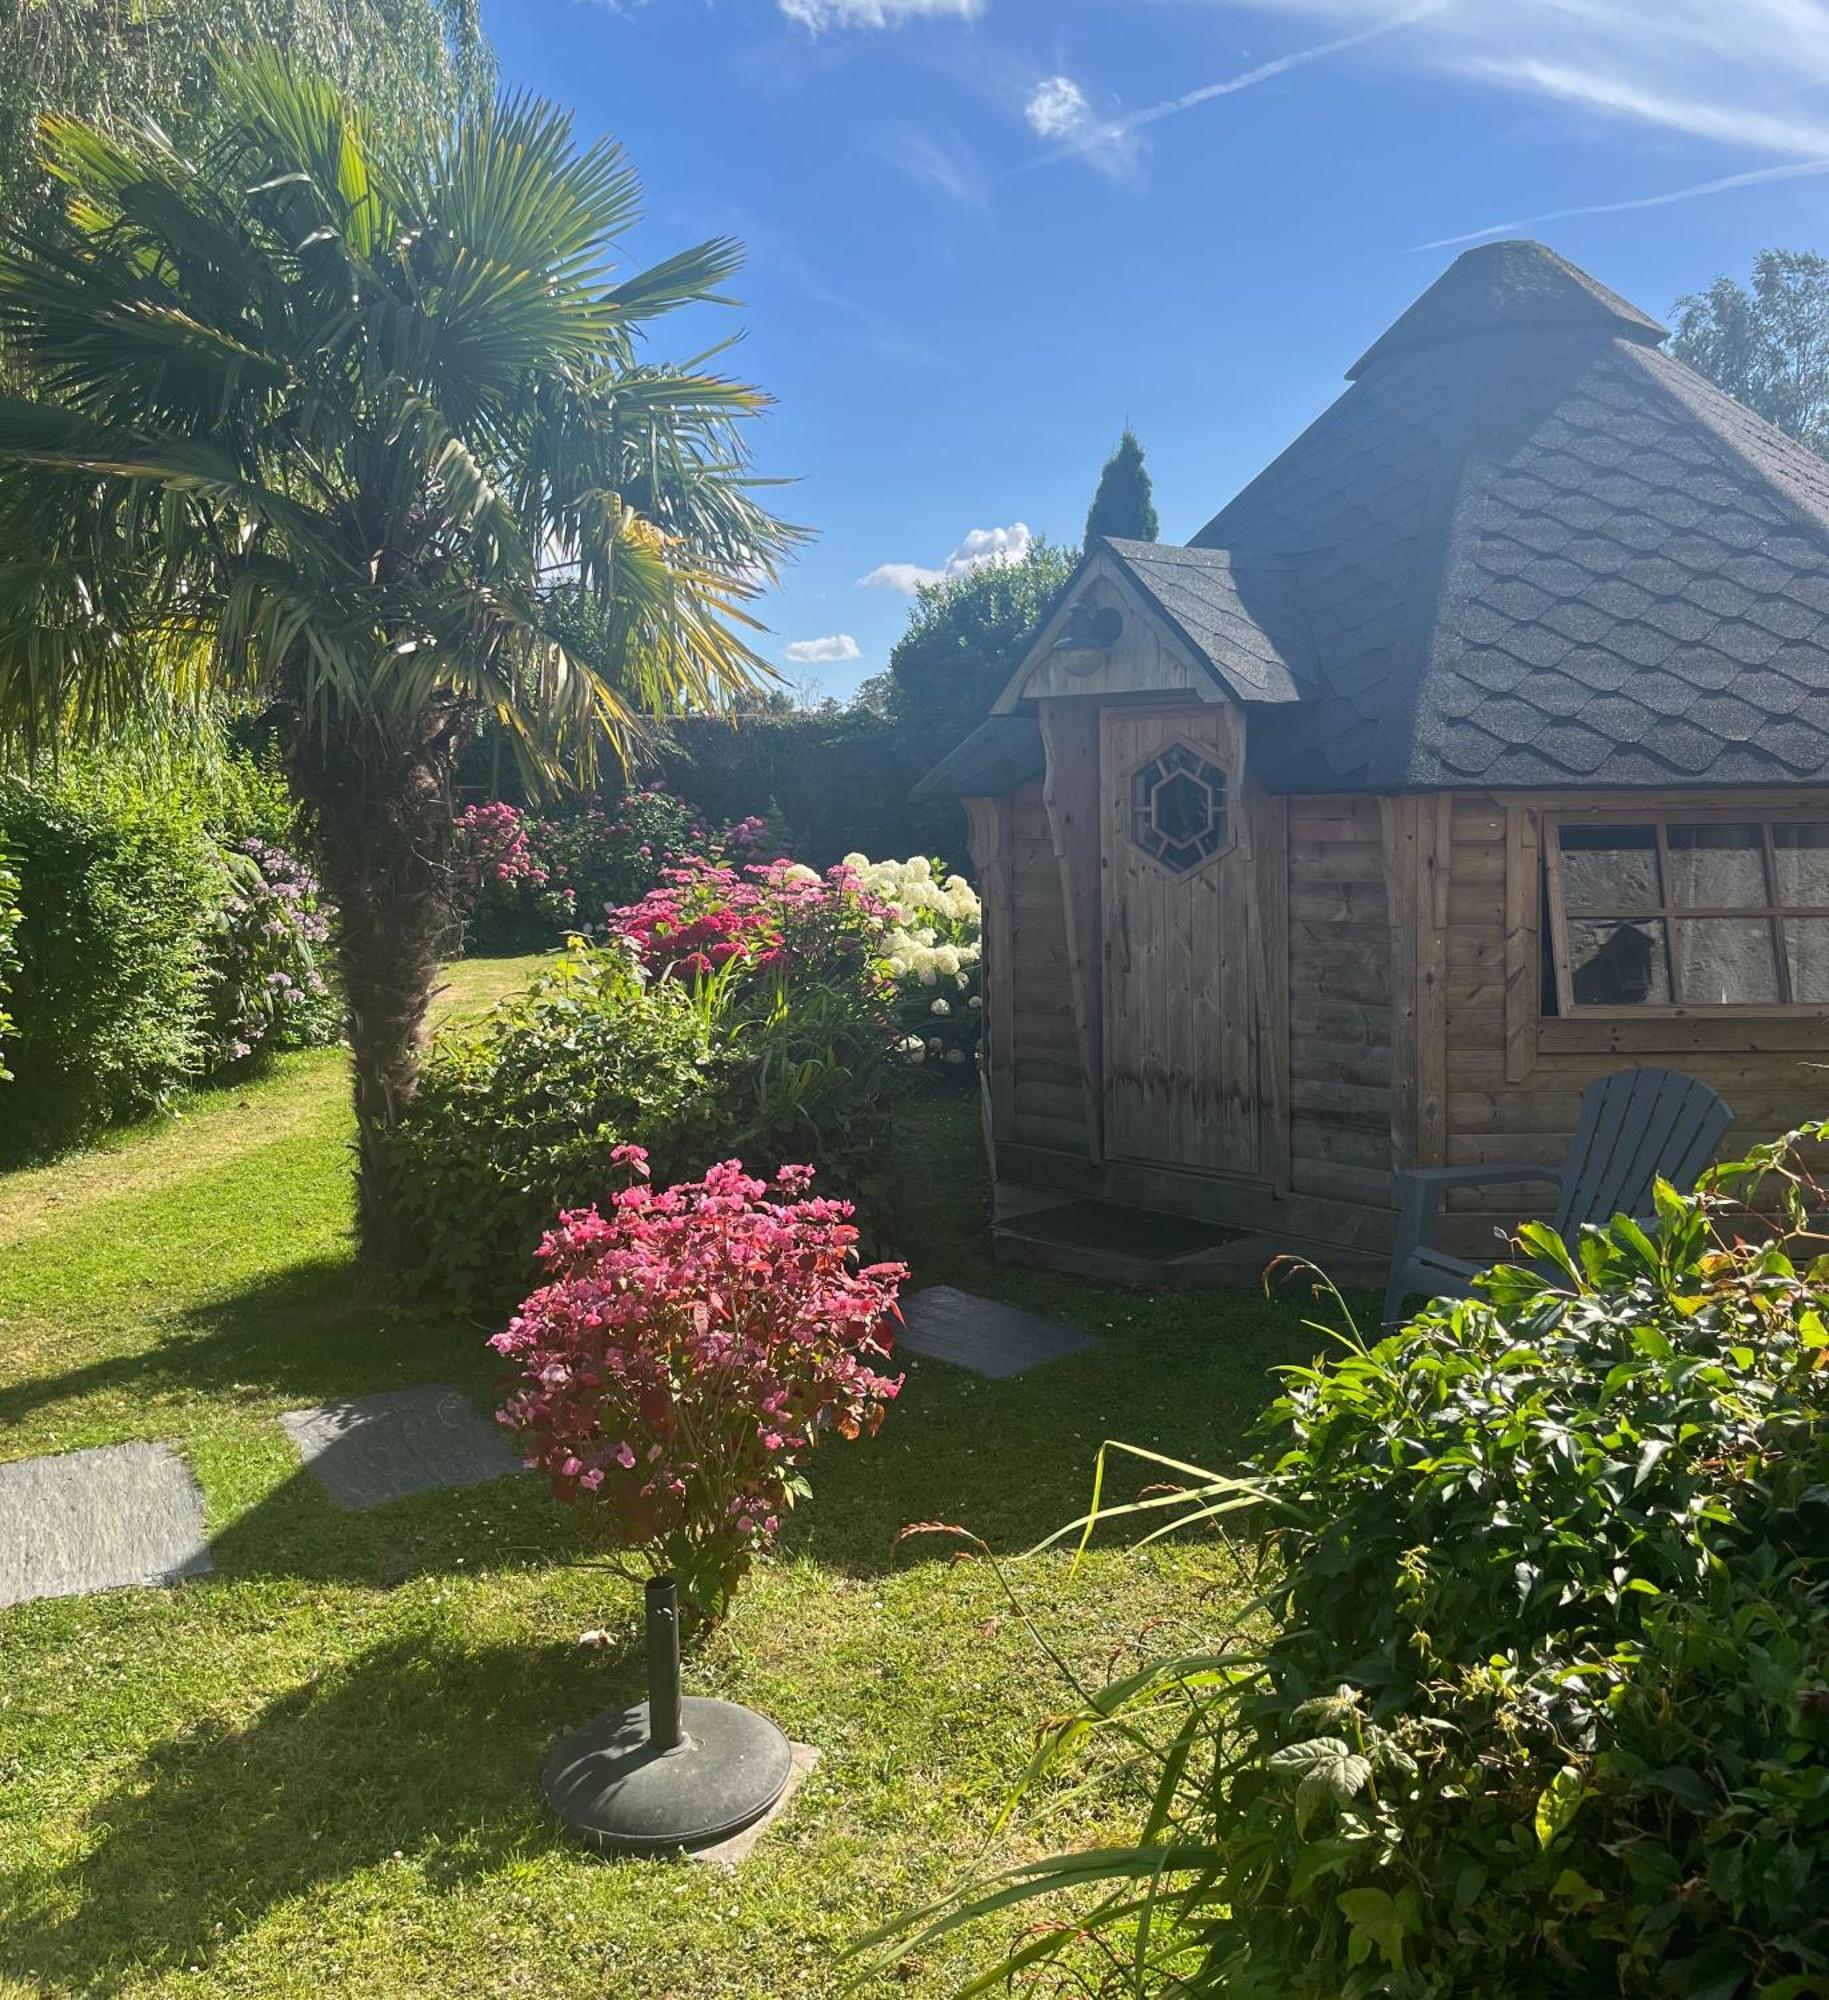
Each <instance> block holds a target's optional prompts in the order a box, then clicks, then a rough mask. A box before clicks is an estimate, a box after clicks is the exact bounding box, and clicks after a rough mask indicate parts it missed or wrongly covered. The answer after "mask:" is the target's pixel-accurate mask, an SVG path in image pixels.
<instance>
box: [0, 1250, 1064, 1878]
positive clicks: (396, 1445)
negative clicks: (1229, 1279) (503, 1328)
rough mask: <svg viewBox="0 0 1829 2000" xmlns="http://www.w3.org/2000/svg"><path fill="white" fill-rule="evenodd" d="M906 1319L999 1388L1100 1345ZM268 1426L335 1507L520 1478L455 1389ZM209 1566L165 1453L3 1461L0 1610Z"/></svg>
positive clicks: (336, 1405)
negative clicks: (293, 1449)
mask: <svg viewBox="0 0 1829 2000" xmlns="http://www.w3.org/2000/svg"><path fill="white" fill-rule="evenodd" d="M903 1315H904V1325H903V1328H902V1331H901V1333H900V1335H899V1336H898V1339H899V1342H900V1345H901V1346H903V1347H905V1348H906V1349H907V1350H908V1351H909V1352H910V1353H911V1354H921V1355H927V1356H929V1357H931V1358H932V1359H934V1360H937V1361H949V1362H951V1363H953V1364H954V1365H955V1366H956V1367H960V1368H969V1369H971V1370H972V1371H973V1372H974V1373H975V1374H978V1375H988V1376H991V1377H993V1378H994V1379H998V1380H1001V1379H1003V1378H1005V1377H1008V1376H1011V1375H1021V1374H1024V1373H1026V1372H1027V1371H1028V1370H1029V1369H1031V1368H1039V1367H1041V1366H1042V1365H1043V1364H1044V1363H1046V1362H1049V1361H1058V1360H1060V1359H1061V1358H1062V1357H1063V1356H1065V1355H1069V1354H1077V1353H1079V1352H1081V1351H1082V1350H1083V1349H1085V1348H1088V1347H1096V1346H1097V1345H1098V1342H1097V1341H1096V1340H1094V1338H1093V1337H1092V1335H1091V1334H1089V1333H1083V1332H1081V1330H1080V1329H1079V1328H1078V1327H1077V1326H1068V1325H1066V1324H1064V1323H1063V1322H1061V1321H1059V1320H1052V1319H1043V1318H1041V1317H1040V1316H1039V1315H1038V1314H1035V1313H1027V1312H1019V1311H1018V1310H1017V1309H1016V1308H1015V1307H1014V1306H1006V1305H1000V1304H999V1303H998V1302H997V1301H996V1300H995V1299H983V1298H978V1297H976V1296H975V1295H974V1294H972V1293H971V1292H962V1291H958V1290H956V1289H955V1288H954V1287H953V1286H951V1285H930V1286H929V1287H928V1288H927V1289H926V1290H925V1291H920V1292H916V1293H915V1294H914V1296H913V1297H912V1298H910V1299H908V1300H906V1301H905V1302H904V1305H903ZM279 1421H280V1423H281V1424H282V1425H283V1426H284V1428H285V1431H286V1434H287V1435H288V1436H289V1437H290V1438H291V1439H292V1441H293V1443H294V1444H296V1445H297V1446H298V1450H299V1457H300V1459H301V1460H302V1462H303V1464H304V1468H305V1470H306V1471H307V1472H308V1473H309V1474H310V1475H311V1476H312V1478H314V1479H315V1480H316V1481H317V1482H318V1484H319V1485H320V1486H321V1487H322V1488H323V1489H324V1491H325V1492H326V1493H327V1494H328V1495H329V1496H330V1498H331V1500H332V1501H334V1502H335V1504H336V1505H337V1506H339V1507H347V1508H351V1509H361V1508H368V1507H380V1506H384V1505H386V1504H387V1502H389V1501H391V1500H404V1499H407V1498H409V1497H411V1496H412V1495H414V1494H417V1493H436V1492H442V1491H444V1490H446V1489H449V1488H451V1487H459V1486H480V1485H482V1484H483V1483H484V1482H485V1481H488V1480H492V1479H501V1478H505V1477H506V1476H507V1475H509V1474H511V1473H514V1472H518V1471H519V1470H520V1469H521V1466H520V1461H519V1459H518V1458H517V1457H516V1456H515V1453H514V1451H513V1449H512V1448H511V1447H510V1445H509V1443H508V1441H507V1439H506V1438H505V1437H504V1435H503V1434H502V1431H501V1429H500V1427H499V1426H498V1425H496V1424H494V1423H491V1422H490V1421H489V1419H488V1418H487V1417H485V1416H484V1415H483V1414H482V1413H481V1412H480V1411H479V1410H478V1409H477V1408H476V1406H475V1405H474V1404H473V1403H472V1402H471V1401H470V1399H469V1398H468V1397H467V1396H465V1395H464V1394H463V1393H462V1392H461V1391H459V1390H457V1389H451V1388H444V1387H439V1386H436V1385H434V1386H431V1387H426V1388H417V1389H395V1390H391V1391H388V1392H386V1393H384V1394H381V1395H375V1396H354V1397H350V1398H348V1399H346V1400H343V1401H340V1402H332V1403H319V1404H316V1405H314V1406H313V1407H312V1408H310V1409H304V1410H287V1411H286V1412H285V1413H284V1414H283V1415H282V1416H281V1417H280V1420H279ZM211 1567H212V1565H211V1562H210V1553H209V1548H208V1545H207V1543H206V1542H205V1540H204V1534H203V1496H202V1495H201V1493H199V1491H198V1490H197V1482H196V1480H195V1479H193V1478H192V1476H191V1471H190V1467H189V1466H188V1465H187V1464H186V1463H185V1461H184V1460H183V1458H181V1457H180V1456H179V1454H178V1453H177V1452H175V1451H174V1450H173V1449H172V1448H171V1447H170V1446H169V1445H163V1444H115V1445H103V1446H100V1447H98V1448H96V1449H94V1450H90V1451H72V1452H65V1453H63V1454H61V1455H60V1456H57V1457H53V1458H28V1459H23V1460H19V1461H17V1462H16V1463H14V1464H11V1465H0V1606H5V1605H9V1604H24V1603H26V1602H28V1601H29V1600H30V1599H32V1598H36V1597H72V1596H76V1595H79V1594H81V1593H83V1592H86V1591H93V1590H115V1589H119V1588H120V1587H121V1586H123V1585H126V1584H157V1583H172V1582H176V1581H177V1580H178V1579H179V1578H181V1577H188V1576H201V1575H204V1574H205V1573H206V1572H207V1571H208V1570H209V1569H210V1568H211ZM716 1858H720V1859H730V1858H734V1857H733V1856H728V1855H722V1854H720V1855H719V1856H717V1857H716Z"/></svg>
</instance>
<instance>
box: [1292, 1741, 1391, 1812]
mask: <svg viewBox="0 0 1829 2000" xmlns="http://www.w3.org/2000/svg"><path fill="white" fill-rule="evenodd" d="M1270 1768H1271V1769H1272V1770H1273V1771H1283V1772H1293V1773H1295V1774H1296V1775H1297V1784H1296V1798H1295V1805H1296V1830H1297V1832H1298V1833H1299V1832H1301V1831H1302V1830H1303V1829H1304V1828H1306V1826H1307V1825H1308V1822H1309V1821H1310V1820H1311V1819H1312V1818H1313V1817H1314V1814H1315V1809H1316V1808H1317V1807H1318V1806H1319V1805H1321V1804H1322V1803H1323V1801H1325V1800H1327V1799H1332V1800H1333V1802H1334V1803H1335V1804H1336V1805H1344V1804H1345V1803H1346V1802H1347V1800H1348V1799H1351V1798H1355V1797H1357V1796H1358V1794H1359V1793H1360V1792H1362V1791H1364V1790H1365V1788H1366V1786H1367V1785H1368V1784H1369V1783H1370V1782H1371V1777H1372V1766H1371V1764H1370V1762H1369V1761H1368V1760H1367V1759H1366V1758H1364V1757H1362V1756H1360V1755H1359V1753H1358V1752H1357V1751H1356V1750H1355V1749H1353V1747H1352V1746H1351V1745H1350V1744H1348V1743H1346V1742H1343V1741H1342V1740H1341V1738H1339V1737H1338V1736H1314V1737H1311V1738H1310V1739H1309V1740H1308V1741H1307V1742H1306V1743H1290V1744H1287V1745H1285V1747H1284V1748H1283V1749H1281V1750H1279V1751H1277V1752H1276V1754H1275V1755H1274V1756H1273V1757H1272V1758H1271V1759H1270Z"/></svg>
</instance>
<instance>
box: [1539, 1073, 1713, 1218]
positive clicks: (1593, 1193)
mask: <svg viewBox="0 0 1829 2000" xmlns="http://www.w3.org/2000/svg"><path fill="white" fill-rule="evenodd" d="M1733 1122H1734V1114H1733V1111H1732V1109H1731V1108H1730V1107H1729V1106H1728V1105H1727V1103H1726V1102H1725V1101H1724V1100H1723V1099H1722V1098H1721V1097H1720V1096H1719V1095H1717V1093H1716V1092H1714V1091H1712V1090H1710V1089H1709V1087H1708V1085H1707V1084H1705V1083H1703V1082H1701V1081H1700V1080H1699V1079H1698V1078H1696V1077H1693V1076H1685V1075H1684V1074H1683V1073H1682V1072H1681V1071H1680V1070H1674V1069H1622V1070H1616V1071H1615V1072H1614V1074H1613V1075H1612V1076H1604V1077H1602V1078H1601V1079H1600V1081H1599V1082H1598V1083H1591V1084H1589V1085H1588V1087H1587V1090H1586V1091H1585V1092H1584V1093H1583V1095H1582V1100H1581V1119H1580V1122H1579V1123H1578V1124H1577V1126H1576V1128H1575V1140H1574V1143H1573V1144H1572V1145H1571V1146H1570V1148H1569V1156H1568V1159H1567V1161H1566V1162H1565V1163H1564V1165H1563V1170H1562V1201H1561V1204H1560V1206H1559V1207H1558V1209H1557V1211H1556V1228H1557V1230H1558V1232H1559V1233H1560V1234H1561V1235H1563V1236H1565V1237H1567V1238H1568V1239H1569V1240H1570V1241H1571V1242H1572V1241H1573V1240H1574V1237H1575V1234H1576V1232H1577V1231H1578V1230H1579V1229H1580V1227H1581V1225H1582V1224H1583V1223H1584V1222H1595V1223H1606V1222H1611V1221H1612V1219H1613V1218H1614V1216H1616V1215H1630V1216H1632V1217H1634V1218H1635V1219H1637V1220H1639V1221H1645V1220H1648V1219H1649V1218H1650V1215H1651V1213H1652V1208H1653V1203H1652V1199H1651V1184H1652V1182H1653V1181H1655V1180H1658V1179H1663V1180H1667V1181H1669V1182H1670V1184H1671V1185H1672V1186H1673V1187H1678V1188H1682V1189H1684V1190H1688V1189H1689V1188H1691V1187H1693V1186H1694V1185H1695V1183H1696V1178H1697V1176H1698V1175H1699V1174H1700V1173H1701V1172H1702V1169H1703V1168H1704V1167H1706V1166H1707V1165H1708V1163H1709V1161H1710V1160H1711V1159H1712V1158H1713V1157H1714V1152H1715V1148H1716V1147H1717V1146H1718V1145H1719V1144H1720V1143H1721V1135H1722V1133H1724V1132H1725V1131H1726V1130H1727V1128H1728V1127H1729V1126H1730V1125H1731V1124H1732V1123H1733Z"/></svg>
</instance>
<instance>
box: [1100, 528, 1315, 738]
mask: <svg viewBox="0 0 1829 2000" xmlns="http://www.w3.org/2000/svg"><path fill="white" fill-rule="evenodd" d="M1098 546H1099V547H1101V548H1106V549H1109V550H1110V551H1111V553H1112V554H1113V555H1114V556H1116V557H1117V559H1118V561H1119V562H1120V563H1122V564H1123V566H1124V568H1125V570H1126V571H1127V572H1128V574H1129V575H1130V577H1131V579H1132V580H1133V581H1134V582H1135V583H1136V584H1137V586H1138V588H1139V589H1140V590H1142V592H1143V594H1144V595H1145V596H1146V597H1147V598H1149V600H1150V601H1151V602H1152V603H1153V604H1154V605H1155V606H1156V608H1157V610H1159V611H1160V612H1161V613H1162V614H1163V615H1164V617H1166V618H1167V619H1168V620H1169V622H1170V623H1171V624H1172V625H1174V626H1175V628H1176V629H1177V630H1178V631H1179V632H1180V633H1181V636H1182V637H1183V638H1184V639H1185V640H1186V641H1187V642H1188V644H1189V645H1190V646H1191V647H1192V648H1193V650H1194V652H1195V654H1196V656H1197V657H1198V658H1199V659H1200V660H1201V662H1202V663H1203V664H1204V665H1205V666H1206V667H1207V668H1208V669H1209V670H1210V671H1211V672H1212V673H1213V675H1214V676H1215V678H1216V679H1218V680H1219V681H1220V683H1221V684H1222V685H1223V686H1224V687H1226V688H1227V689H1228V690H1229V691H1230V692H1231V693H1232V694H1234V695H1236V696H1237V697H1238V699H1239V700H1241V701H1300V700H1301V698H1302V694H1303V687H1302V679H1301V676H1302V672H1303V667H1302V662H1303V661H1304V660H1305V659H1306V658H1307V657H1308V655H1309V654H1310V653H1311V652H1312V650H1313V642H1312V639H1311V638H1310V635H1309V631H1308V621H1307V617H1306V615H1305V613H1304V612H1303V610H1302V601H1301V593H1300V590H1299V588H1298V583H1297V575H1296V566H1295V564H1294V563H1293V562H1291V561H1290V560H1289V559H1288V558H1286V557H1283V556H1262V555H1251V554H1241V553H1239V552H1238V551H1237V550H1235V549H1210V548H1196V549H1184V548H1177V547H1176V546H1175V545H1174V544H1173V543H1167V542H1132V541H1124V540H1121V539H1120V538H1119V537H1118V536H1116V535H1104V536H1101V537H1100V539H1099V542H1098Z"/></svg>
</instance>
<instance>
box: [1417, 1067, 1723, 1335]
mask: <svg viewBox="0 0 1829 2000" xmlns="http://www.w3.org/2000/svg"><path fill="white" fill-rule="evenodd" d="M1733 1122H1734V1114H1733V1112H1732V1111H1731V1110H1730V1109H1729V1107H1728V1106H1727V1104H1726V1103H1725V1102H1724V1101H1723V1100H1722V1099H1721V1098H1720V1097H1719V1096H1718V1095H1717V1094H1716V1093H1715V1092H1714V1091H1712V1090H1710V1089H1709V1087H1708V1085H1707V1084H1705V1083H1702V1082H1700V1081H1699V1080H1698V1079H1697V1078H1695V1077H1693V1076H1685V1075H1683V1074H1682V1072H1681V1071H1679V1070H1673V1069H1622V1070H1618V1071H1616V1072H1615V1073H1614V1074H1613V1075H1612V1076H1606V1077H1602V1078H1601V1079H1600V1081H1599V1082H1597V1083H1591V1084H1589V1086H1588V1088H1587V1090H1586V1091H1585V1092H1584V1093H1583V1095H1582V1100H1581V1117H1580V1120H1579V1122H1578V1123H1577V1125H1576V1128H1575V1138H1574V1141H1573V1143H1572V1144H1571V1145H1570V1147H1569V1151H1568V1157H1567V1158H1566V1159H1565V1160H1564V1161H1563V1163H1562V1165H1561V1166H1559V1167H1500V1166H1489V1167H1413V1168H1410V1169H1408V1170H1406V1171H1404V1172H1401V1173H1399V1175H1398V1176H1397V1197H1398V1198H1397V1241H1396V1246H1395V1248H1394V1249H1393V1251H1392V1253H1391V1282H1390V1284H1389V1286H1388V1287H1387V1288H1386V1291H1385V1295H1384V1318H1385V1324H1386V1325H1387V1326H1389V1325H1391V1324H1392V1323H1393V1322H1395V1320H1396V1319H1397V1317H1398V1315H1399V1313H1400V1312H1401V1310H1402V1308H1403V1302H1404V1300H1405V1299H1406V1298H1408V1297H1409V1295H1410V1294H1411V1293H1412V1292H1423V1293H1426V1294H1427V1295H1428V1296H1429V1297H1430V1298H1455V1299H1461V1298H1465V1297H1467V1295H1468V1293H1469V1292H1470V1291H1471V1290H1472V1281H1473V1279H1474V1278H1475V1277H1476V1276H1477V1275H1478V1274H1479V1272H1481V1271H1482V1270H1484V1269H1485V1268H1486V1265H1487V1264H1489V1263H1492V1262H1494V1261H1496V1260H1494V1259H1491V1258H1489V1259H1487V1260H1486V1262H1485V1263H1469V1262H1468V1261H1467V1260H1466V1259H1465V1258H1463V1257H1451V1256H1449V1255H1448V1253H1447V1252H1446V1251H1445V1250H1438V1249H1437V1248H1436V1247H1435V1237H1436V1232H1437V1227H1438V1224H1439V1222H1440V1219H1441V1203H1442V1196H1443V1194H1444V1193H1445V1192H1446V1191H1447V1190H1448V1189H1449V1188H1457V1187H1487V1186H1496V1185H1499V1184H1500V1183H1505V1182H1514V1181H1515V1182H1525V1181H1547V1182H1550V1183H1552V1184H1553V1185H1555V1186H1556V1187H1558V1188H1559V1189H1560V1190H1561V1196H1560V1199H1559V1200H1558V1202H1557V1204H1556V1214H1555V1227H1556V1231H1557V1233H1558V1235H1560V1236H1561V1237H1562V1238H1563V1240H1564V1241H1565V1242H1566V1243H1567V1244H1568V1245H1569V1247H1570V1248H1571V1249H1573V1248H1574V1246H1575V1241H1576V1238H1577V1236H1578V1235H1579V1234H1580V1232H1581V1226H1582V1224H1583V1223H1584V1222H1594V1223H1604V1222H1611V1221H1612V1219H1613V1218H1614V1216H1616V1215H1630V1216H1632V1217H1634V1218H1635V1219H1636V1220H1638V1221H1644V1220H1646V1219H1647V1218H1648V1217H1649V1216H1650V1214H1651V1211H1652V1199H1651V1184H1652V1182H1653V1181H1655V1180H1660V1179H1662V1180H1667V1181H1669V1182H1670V1184H1671V1185H1672V1186H1673V1187H1680V1188H1685V1189H1687V1188H1691V1187H1693V1186H1694V1185H1695V1182H1696V1178H1697V1176H1698V1175H1699V1174H1700V1173H1701V1172H1702V1169H1703V1168H1704V1167H1706V1166H1707V1165H1708V1163H1709V1161H1710V1160H1711V1159H1712V1158H1713V1157H1714V1152H1715V1148H1716V1147H1717V1146H1718V1145H1719V1144H1720V1143H1721V1135H1722V1134H1723V1133H1724V1132H1725V1131H1726V1130H1727V1128H1728V1127H1729V1125H1731V1124H1732V1123H1733Z"/></svg>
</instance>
